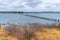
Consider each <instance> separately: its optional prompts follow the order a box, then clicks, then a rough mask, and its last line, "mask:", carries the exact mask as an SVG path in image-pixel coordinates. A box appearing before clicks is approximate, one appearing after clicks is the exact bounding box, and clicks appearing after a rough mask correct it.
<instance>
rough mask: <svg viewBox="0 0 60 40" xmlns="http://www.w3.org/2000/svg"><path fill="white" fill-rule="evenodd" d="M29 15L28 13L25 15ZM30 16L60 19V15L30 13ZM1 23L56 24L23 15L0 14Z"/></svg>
mask: <svg viewBox="0 0 60 40" xmlns="http://www.w3.org/2000/svg"><path fill="white" fill-rule="evenodd" d="M25 14H28V13H25ZM28 15H34V16H40V17H47V18H55V19H60V13H29V14H28ZM0 23H20V24H24V23H56V22H53V21H47V20H43V19H38V18H33V17H28V16H24V15H22V14H2V13H1V14H0Z"/></svg>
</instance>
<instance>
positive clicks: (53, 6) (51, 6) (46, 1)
mask: <svg viewBox="0 0 60 40" xmlns="http://www.w3.org/2000/svg"><path fill="white" fill-rule="evenodd" d="M0 11H31V12H32V11H34V12H40V11H60V0H0Z"/></svg>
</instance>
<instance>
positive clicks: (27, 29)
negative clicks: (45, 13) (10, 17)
mask: <svg viewBox="0 0 60 40" xmlns="http://www.w3.org/2000/svg"><path fill="white" fill-rule="evenodd" d="M0 40H60V24H59V25H58V26H56V25H52V26H48V25H41V24H38V23H33V24H28V25H26V26H24V27H21V26H20V27H17V26H15V25H13V24H12V25H9V26H8V27H4V28H2V27H0Z"/></svg>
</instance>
